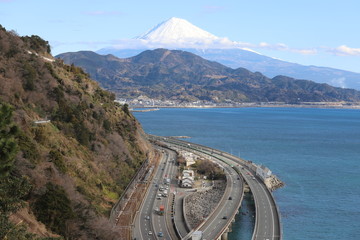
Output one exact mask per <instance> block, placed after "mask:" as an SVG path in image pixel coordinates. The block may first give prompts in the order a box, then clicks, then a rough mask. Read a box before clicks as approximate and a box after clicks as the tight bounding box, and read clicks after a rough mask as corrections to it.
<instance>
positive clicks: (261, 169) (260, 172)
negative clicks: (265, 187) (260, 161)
mask: <svg viewBox="0 0 360 240" xmlns="http://www.w3.org/2000/svg"><path fill="white" fill-rule="evenodd" d="M256 175H257V176H259V177H260V178H261V179H262V180H263V181H265V179H267V178H269V177H270V176H271V171H270V169H268V168H267V167H265V166H263V165H260V166H257V168H256Z"/></svg>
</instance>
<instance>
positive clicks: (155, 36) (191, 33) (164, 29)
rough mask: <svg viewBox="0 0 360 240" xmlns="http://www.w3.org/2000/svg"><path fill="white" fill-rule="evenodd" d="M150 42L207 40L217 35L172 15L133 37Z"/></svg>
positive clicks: (215, 38) (215, 37) (214, 38)
mask: <svg viewBox="0 0 360 240" xmlns="http://www.w3.org/2000/svg"><path fill="white" fill-rule="evenodd" d="M135 39H142V40H147V41H151V42H165V43H170V42H173V43H175V42H184V41H187V42H189V41H190V42H198V43H200V42H209V41H214V40H218V39H219V37H217V36H215V35H213V34H211V33H209V32H207V31H205V30H203V29H201V28H199V27H196V26H195V25H193V24H191V23H190V22H188V21H187V20H185V19H181V18H176V17H172V18H170V19H168V20H167V21H164V22H162V23H160V24H158V25H157V26H155V27H153V28H152V29H150V30H149V31H147V32H146V33H144V34H142V35H140V36H138V37H135Z"/></svg>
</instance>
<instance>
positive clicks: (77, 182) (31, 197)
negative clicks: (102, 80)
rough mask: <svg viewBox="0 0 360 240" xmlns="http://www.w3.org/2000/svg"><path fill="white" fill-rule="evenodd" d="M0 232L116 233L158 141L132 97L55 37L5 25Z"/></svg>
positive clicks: (0, 45)
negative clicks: (67, 53) (58, 47)
mask: <svg viewBox="0 0 360 240" xmlns="http://www.w3.org/2000/svg"><path fill="white" fill-rule="evenodd" d="M0 86H1V87H0V137H1V138H0V161H1V162H0V173H1V178H0V180H1V182H0V216H1V217H0V221H1V222H0V239H38V238H46V239H49V238H50V237H55V238H57V237H59V238H66V239H113V238H114V237H115V236H116V229H113V228H112V226H111V225H110V224H109V223H108V221H107V218H108V215H109V211H110V209H111V207H112V206H113V204H114V203H115V202H116V201H117V199H118V198H119V196H120V195H121V193H122V192H123V191H124V189H125V187H126V186H127V184H128V183H129V181H130V179H131V178H132V176H133V175H134V173H135V172H136V170H137V169H138V168H139V167H140V166H141V164H142V163H143V162H144V161H145V159H146V157H147V154H148V153H149V152H150V151H151V147H150V145H149V144H148V142H147V141H146V140H145V138H144V133H143V131H142V129H141V126H140V125H139V123H138V122H137V121H136V119H135V118H134V117H133V116H132V115H131V113H130V112H129V110H128V109H127V106H126V105H125V106H121V105H119V104H117V103H115V102H114V100H115V95H114V94H112V93H110V92H107V91H104V90H102V89H101V88H100V87H99V86H98V84H97V83H96V82H94V81H93V80H91V79H90V78H89V75H88V74H86V73H85V72H84V71H83V70H82V69H81V68H78V67H75V66H73V65H72V66H69V65H66V64H64V63H63V61H62V60H55V59H54V58H53V57H52V56H51V54H50V46H49V45H48V42H46V41H45V40H43V39H41V38H40V37H38V36H26V37H19V36H18V35H17V34H16V33H15V32H9V31H6V29H5V28H3V27H2V26H1V25H0Z"/></svg>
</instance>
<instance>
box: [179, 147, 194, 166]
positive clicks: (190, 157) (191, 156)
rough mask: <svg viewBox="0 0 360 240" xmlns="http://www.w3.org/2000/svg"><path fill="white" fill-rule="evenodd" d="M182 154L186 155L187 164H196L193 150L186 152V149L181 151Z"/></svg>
mask: <svg viewBox="0 0 360 240" xmlns="http://www.w3.org/2000/svg"><path fill="white" fill-rule="evenodd" d="M180 154H181V155H182V156H183V157H184V159H185V166H186V167H188V166H191V165H193V164H195V158H196V157H195V155H194V154H193V153H191V152H185V151H181V152H180Z"/></svg>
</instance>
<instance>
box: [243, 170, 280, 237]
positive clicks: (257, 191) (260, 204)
mask: <svg viewBox="0 0 360 240" xmlns="http://www.w3.org/2000/svg"><path fill="white" fill-rule="evenodd" d="M248 176H249V175H248ZM248 183H249V186H250V188H251V191H252V192H253V195H254V200H255V206H256V212H257V214H256V218H257V219H256V225H257V231H256V237H257V238H258V239H274V231H275V224H274V222H275V221H274V212H273V206H272V204H271V201H270V198H269V196H268V192H267V191H266V190H265V186H264V184H263V183H262V182H259V181H258V179H257V178H255V179H253V178H252V177H250V176H249V177H248Z"/></svg>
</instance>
